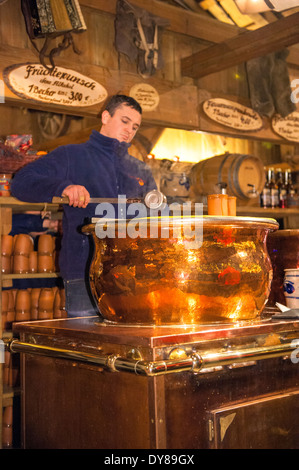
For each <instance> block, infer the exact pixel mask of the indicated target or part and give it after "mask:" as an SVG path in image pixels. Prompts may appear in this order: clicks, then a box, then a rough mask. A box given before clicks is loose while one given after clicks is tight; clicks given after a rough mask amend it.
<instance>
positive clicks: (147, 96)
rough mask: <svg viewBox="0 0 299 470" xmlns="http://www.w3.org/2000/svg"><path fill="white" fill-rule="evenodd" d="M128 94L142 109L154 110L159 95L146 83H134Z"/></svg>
mask: <svg viewBox="0 0 299 470" xmlns="http://www.w3.org/2000/svg"><path fill="white" fill-rule="evenodd" d="M130 96H132V98H134V99H135V100H136V101H138V103H139V104H140V106H141V108H142V111H154V109H156V107H157V106H158V104H159V101H160V97H159V93H158V92H157V90H156V89H155V88H154V87H153V86H151V85H149V84H148V83H136V85H133V86H132V88H131V90H130Z"/></svg>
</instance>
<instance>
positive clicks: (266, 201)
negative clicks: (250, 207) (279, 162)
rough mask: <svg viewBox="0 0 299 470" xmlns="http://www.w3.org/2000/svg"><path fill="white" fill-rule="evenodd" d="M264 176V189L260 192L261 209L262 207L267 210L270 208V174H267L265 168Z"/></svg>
mask: <svg viewBox="0 0 299 470" xmlns="http://www.w3.org/2000/svg"><path fill="white" fill-rule="evenodd" d="M265 174H266V182H265V185H264V188H263V190H262V192H261V207H263V208H264V209H267V208H269V207H271V201H270V185H269V183H270V177H271V173H270V172H269V170H268V171H267V170H266V168H265Z"/></svg>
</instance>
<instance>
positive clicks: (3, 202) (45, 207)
mask: <svg viewBox="0 0 299 470" xmlns="http://www.w3.org/2000/svg"><path fill="white" fill-rule="evenodd" d="M0 206H5V207H8V208H10V209H21V210H22V211H26V210H36V211H51V212H52V211H53V212H55V211H58V210H59V209H61V206H60V205H59V204H53V203H52V202H23V201H19V199H16V198H15V197H12V196H7V197H6V196H1V197H0Z"/></svg>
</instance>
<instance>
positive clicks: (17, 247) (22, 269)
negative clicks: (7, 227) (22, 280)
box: [12, 233, 34, 274]
mask: <svg viewBox="0 0 299 470" xmlns="http://www.w3.org/2000/svg"><path fill="white" fill-rule="evenodd" d="M33 248H34V243H33V238H32V237H31V236H30V235H28V234H26V233H19V234H18V235H15V236H14V246H13V263H12V265H13V273H15V274H28V273H29V272H30V268H29V259H30V258H31V256H32V255H31V253H32V252H33Z"/></svg>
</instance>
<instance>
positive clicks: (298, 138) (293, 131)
mask: <svg viewBox="0 0 299 470" xmlns="http://www.w3.org/2000/svg"><path fill="white" fill-rule="evenodd" d="M272 128H273V130H274V132H276V134H278V135H280V136H281V137H283V138H284V139H287V140H291V141H292V142H299V112H298V111H294V112H293V113H291V114H289V115H288V116H286V117H284V118H283V117H281V116H280V115H279V114H276V115H275V116H274V117H273V118H272Z"/></svg>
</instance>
